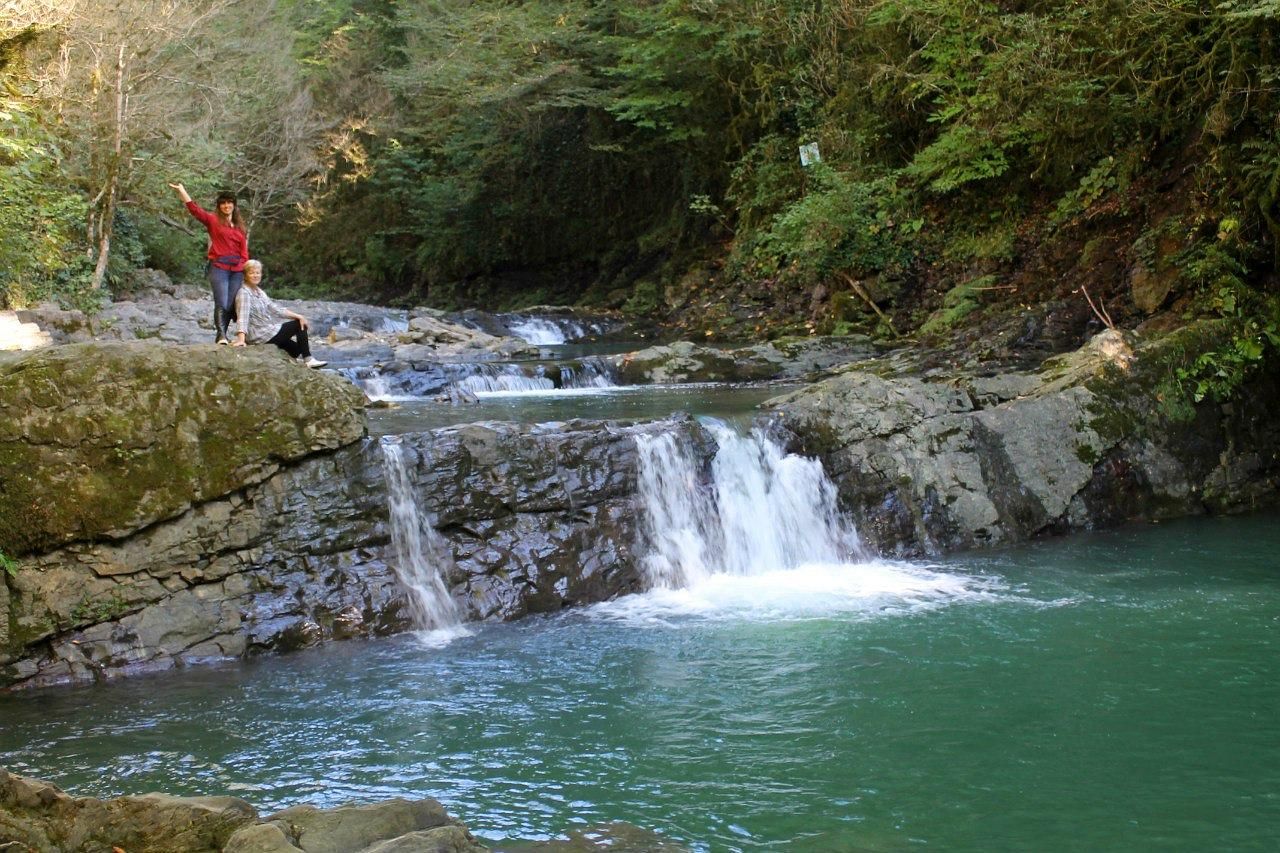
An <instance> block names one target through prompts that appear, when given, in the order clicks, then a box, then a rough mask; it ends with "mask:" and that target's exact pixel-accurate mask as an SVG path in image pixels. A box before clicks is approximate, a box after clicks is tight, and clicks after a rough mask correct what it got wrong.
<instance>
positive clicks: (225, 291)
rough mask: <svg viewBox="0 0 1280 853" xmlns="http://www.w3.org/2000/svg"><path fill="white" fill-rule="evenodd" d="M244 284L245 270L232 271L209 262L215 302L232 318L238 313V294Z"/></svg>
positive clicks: (210, 280) (210, 281)
mask: <svg viewBox="0 0 1280 853" xmlns="http://www.w3.org/2000/svg"><path fill="white" fill-rule="evenodd" d="M242 284H244V272H243V271H241V272H231V271H230V270H224V269H220V268H219V267H215V266H214V265H213V264H209V286H210V287H211V288H213V304H214V305H216V306H217V307H219V308H221V309H222V311H223V313H224V314H226V315H227V317H228V318H230V319H233V320H234V319H235V315H236V294H237V293H239V292H240V285H242Z"/></svg>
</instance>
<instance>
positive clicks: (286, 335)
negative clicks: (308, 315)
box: [267, 320, 311, 358]
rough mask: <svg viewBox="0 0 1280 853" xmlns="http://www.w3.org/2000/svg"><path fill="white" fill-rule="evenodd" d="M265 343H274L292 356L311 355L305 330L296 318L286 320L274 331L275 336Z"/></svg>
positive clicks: (304, 356)
mask: <svg viewBox="0 0 1280 853" xmlns="http://www.w3.org/2000/svg"><path fill="white" fill-rule="evenodd" d="M267 343H272V344H275V345H276V346H278V347H280V349H282V350H284V351H285V352H287V353H289V355H291V356H293V357H294V358H297V357H298V356H302V357H303V358H310V357H311V344H310V343H309V342H308V341H307V330H306V329H304V328H302V324H301V323H299V322H298V321H297V320H288V321H286V322H285V324H284V325H283V326H281V327H280V331H278V332H276V335H275V337H274V338H272V339H271V340H270V341H268V342H267Z"/></svg>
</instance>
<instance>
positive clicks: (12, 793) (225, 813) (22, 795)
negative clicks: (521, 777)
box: [0, 769, 488, 853]
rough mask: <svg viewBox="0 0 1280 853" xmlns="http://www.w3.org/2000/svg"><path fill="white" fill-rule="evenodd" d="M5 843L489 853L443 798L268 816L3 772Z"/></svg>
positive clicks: (60, 849) (221, 800)
mask: <svg viewBox="0 0 1280 853" xmlns="http://www.w3.org/2000/svg"><path fill="white" fill-rule="evenodd" d="M0 845H3V846H0V849H4V850H14V851H23V853H102V851H111V850H121V851H128V853H391V851H404V853H409V851H415V853H420V851H434V853H481V851H484V850H487V849H488V848H486V847H484V846H482V845H480V844H479V843H478V842H477V841H476V839H475V838H474V837H473V836H472V835H471V833H469V832H467V829H466V827H465V826H463V825H462V824H461V823H460V822H459V821H457V820H456V819H454V818H452V817H450V816H449V815H448V814H447V813H446V812H445V810H444V808H443V807H441V805H440V804H439V803H438V802H436V801H435V800H430V799H426V800H404V799H395V800H388V801H386V802H382V803H377V804H374V805H349V806H338V807H336V808H332V809H317V808H315V807H313V806H294V807H291V808H288V809H285V810H283V811H280V812H277V813H275V814H273V815H269V816H266V817H260V816H259V815H258V812H257V809H255V808H254V807H253V806H252V805H250V804H249V803H247V802H245V801H244V800H241V799H238V798H236V797H171V796H167V795H165V794H143V795H141V796H129V797H116V798H114V799H107V800H100V799H96V798H93V797H72V796H69V795H68V794H66V793H64V792H62V791H61V790H59V789H58V788H56V787H54V786H53V785H50V784H48V783H46V782H41V781H38V780H35V779H28V778H25V777H22V776H18V775H15V774H12V773H9V772H8V771H6V770H4V769H0Z"/></svg>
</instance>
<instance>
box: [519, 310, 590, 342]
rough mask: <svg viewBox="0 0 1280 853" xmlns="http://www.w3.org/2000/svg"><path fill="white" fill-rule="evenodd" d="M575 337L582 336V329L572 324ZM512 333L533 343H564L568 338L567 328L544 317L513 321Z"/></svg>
mask: <svg viewBox="0 0 1280 853" xmlns="http://www.w3.org/2000/svg"><path fill="white" fill-rule="evenodd" d="M571 331H572V332H573V333H575V337H580V336H581V334H582V332H581V330H580V329H578V328H576V327H573V326H571ZM511 334H513V335H515V336H516V337H517V338H523V339H524V340H525V341H526V342H528V343H531V344H562V343H564V342H565V341H566V340H567V337H566V335H565V330H564V329H562V328H561V327H560V326H558V325H557V324H556V323H555V322H553V321H551V320H548V319H545V318H543V317H527V318H524V319H522V320H519V321H518V322H513V323H511Z"/></svg>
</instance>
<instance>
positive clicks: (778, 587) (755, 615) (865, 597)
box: [588, 560, 1003, 623]
mask: <svg viewBox="0 0 1280 853" xmlns="http://www.w3.org/2000/svg"><path fill="white" fill-rule="evenodd" d="M1002 589H1003V587H1002V586H1001V585H1000V584H999V583H998V582H997V581H995V580H993V579H991V578H984V577H975V576H971V575H964V574H958V573H953V572H940V571H936V570H934V569H933V568H929V567H926V566H920V565H913V564H910V563H898V562H890V561H884V560H873V561H869V562H861V563H806V564H804V565H800V566H797V567H795V568H793V569H782V570H773V571H763V572H760V573H758V574H754V575H738V574H731V573H725V572H721V573H715V574H710V575H707V576H705V577H703V578H701V579H698V580H696V581H694V582H693V583H691V584H689V585H688V586H686V587H682V588H678V589H671V588H655V589H652V590H650V591H649V592H645V593H640V594H637V595H630V596H626V597H624V598H619V599H617V600H615V601H609V602H604V603H602V604H598V605H595V606H593V607H591V608H590V609H589V611H588V613H589V614H590V615H591V616H593V617H596V618H602V619H615V620H621V621H625V622H634V623H654V622H669V621H671V620H673V619H690V618H693V619H709V620H723V619H732V620H742V621H752V622H771V621H791V620H803V619H823V618H832V617H847V616H850V615H852V616H858V617H866V618H874V617H880V616H891V615H902V614H909V613H916V612H924V611H929V610H935V609H938V608H941V607H947V606H951V605H954V604H961V603H975V602H984V601H993V600H997V599H998V598H999V597H1000V596H999V593H1000V591H1001V590H1002Z"/></svg>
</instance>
